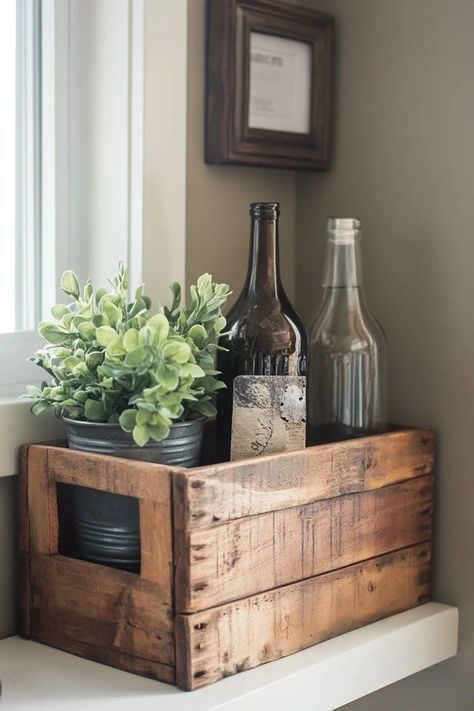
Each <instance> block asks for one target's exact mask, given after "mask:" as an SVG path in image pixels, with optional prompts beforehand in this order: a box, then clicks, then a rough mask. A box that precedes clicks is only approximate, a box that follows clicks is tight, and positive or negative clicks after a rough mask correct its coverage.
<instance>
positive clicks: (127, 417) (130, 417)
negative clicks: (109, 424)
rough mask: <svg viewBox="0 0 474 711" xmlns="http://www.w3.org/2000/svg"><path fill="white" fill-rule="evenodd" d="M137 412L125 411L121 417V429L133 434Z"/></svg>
mask: <svg viewBox="0 0 474 711" xmlns="http://www.w3.org/2000/svg"><path fill="white" fill-rule="evenodd" d="M136 419H137V410H124V411H123V412H122V414H121V415H120V417H119V422H120V427H121V428H122V429H123V430H125V432H131V431H132V430H133V428H134V427H135V423H136Z"/></svg>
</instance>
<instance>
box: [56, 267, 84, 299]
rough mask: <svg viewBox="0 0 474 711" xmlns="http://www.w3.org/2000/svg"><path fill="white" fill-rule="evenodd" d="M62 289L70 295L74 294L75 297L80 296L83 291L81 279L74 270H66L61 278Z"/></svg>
mask: <svg viewBox="0 0 474 711" xmlns="http://www.w3.org/2000/svg"><path fill="white" fill-rule="evenodd" d="M61 289H62V290H63V291H64V292H65V293H66V294H69V296H73V297H74V298H75V299H78V298H79V294H80V293H81V287H80V284H79V280H78V278H77V276H76V275H75V274H74V272H73V271H71V270H68V271H67V272H64V274H63V275H62V278H61Z"/></svg>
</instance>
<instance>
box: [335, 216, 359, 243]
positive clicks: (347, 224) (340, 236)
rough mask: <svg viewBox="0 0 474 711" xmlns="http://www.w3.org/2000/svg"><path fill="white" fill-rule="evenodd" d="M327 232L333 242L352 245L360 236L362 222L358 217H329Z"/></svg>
mask: <svg viewBox="0 0 474 711" xmlns="http://www.w3.org/2000/svg"><path fill="white" fill-rule="evenodd" d="M327 231H328V233H329V238H330V239H331V241H334V242H336V243H337V244H350V243H352V242H354V239H355V238H356V237H358V236H359V234H360V220H359V219H358V218H357V217H328V222H327Z"/></svg>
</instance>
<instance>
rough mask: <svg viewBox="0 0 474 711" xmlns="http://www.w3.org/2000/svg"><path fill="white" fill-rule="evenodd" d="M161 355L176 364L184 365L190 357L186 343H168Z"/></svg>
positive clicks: (189, 350)
mask: <svg viewBox="0 0 474 711" xmlns="http://www.w3.org/2000/svg"><path fill="white" fill-rule="evenodd" d="M163 355H164V357H165V358H169V359H170V360H174V361H176V363H186V362H187V361H188V360H189V357H190V355H191V349H190V347H189V346H188V344H187V343H182V342H180V341H169V342H168V343H167V344H166V345H165V346H164V348H163Z"/></svg>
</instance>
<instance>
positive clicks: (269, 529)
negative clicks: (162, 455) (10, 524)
mask: <svg viewBox="0 0 474 711" xmlns="http://www.w3.org/2000/svg"><path fill="white" fill-rule="evenodd" d="M433 460H434V442H433V433H432V432H431V431H429V430H398V431H394V432H390V433H388V434H384V435H378V436H374V437H367V438H364V439H359V440H350V441H346V442H341V443H337V444H328V445H321V446H317V447H308V448H306V449H304V450H300V451H297V452H289V453H284V454H275V455H269V456H265V457H261V458H258V459H251V460H241V461H238V462H230V463H225V464H214V465H208V466H203V467H198V468H195V469H180V468H174V467H166V466H161V465H157V464H147V463H143V462H134V461H130V460H125V459H118V458H113V457H103V456H98V455H94V454H84V453H79V452H73V451H70V450H69V449H67V448H65V447H61V446H49V445H47V444H46V445H29V446H24V447H23V448H22V451H21V484H20V490H21V496H20V501H21V511H20V514H21V515H20V521H21V531H20V549H21V561H22V563H21V570H22V575H21V610H22V633H23V635H24V636H26V637H29V638H31V639H35V640H37V641H39V642H44V643H46V644H50V645H52V646H54V647H58V648H60V649H64V650H66V651H68V652H72V653H73V654H78V655H80V656H83V657H87V658H88V659H92V660H95V661H98V662H102V663H105V664H109V665H111V666H115V667H118V668H120V669H125V670H127V671H131V672H135V673H137V674H141V675H144V676H149V677H152V678H155V679H160V680H162V681H166V682H171V683H176V684H177V685H178V686H179V687H180V688H182V689H195V688H197V687H200V686H204V685H207V684H210V683H212V682H215V681H217V680H218V679H221V678H222V677H225V676H229V675H230V674H234V673H236V672H239V671H242V670H244V669H249V668H251V667H255V666H258V665H260V664H263V663H265V662H269V661H272V660H275V659H278V658H280V657H284V656H286V655H288V654H292V653H294V652H297V651H299V650H301V649H304V648H306V647H309V646H311V645H313V644H316V643H318V642H321V641H323V640H325V639H328V638H330V637H334V636H336V635H338V634H341V633H343V632H347V631H349V630H352V629H354V628H356V627H359V626H361V625H364V624H367V623H369V622H373V621H375V620H378V619H381V618H382V617H386V616H388V615H392V614H394V613H396V612H401V611H402V610H406V609H408V608H410V607H414V606H416V605H418V604H421V603H423V602H425V601H426V600H428V597H429V574H430V554H431V544H430V541H431V522H432V503H433V481H432V469H433ZM58 484H76V485H80V486H88V487H91V488H94V489H99V490H102V491H109V492H115V493H118V494H124V495H127V496H135V497H137V498H138V499H139V507H140V527H141V571H140V574H139V575H135V574H133V573H128V572H124V571H120V570H115V569H112V568H109V567H105V566H101V565H96V564H93V563H87V562H84V561H80V560H76V559H75V558H72V557H69V555H67V539H68V530H67V521H68V518H67V510H62V507H64V506H65V502H66V499H65V497H64V496H63V494H64V488H65V487H58V486H57V485H58ZM66 489H67V487H66ZM58 491H59V494H60V495H59V496H58ZM61 491H62V493H61ZM58 501H59V504H58ZM60 524H61V525H60ZM60 529H61V531H60Z"/></svg>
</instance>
